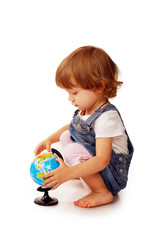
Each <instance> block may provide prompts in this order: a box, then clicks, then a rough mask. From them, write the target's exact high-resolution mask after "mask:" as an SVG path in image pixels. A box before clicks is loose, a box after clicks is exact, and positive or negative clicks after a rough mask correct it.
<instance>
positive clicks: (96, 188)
mask: <svg viewBox="0 0 161 240" xmlns="http://www.w3.org/2000/svg"><path fill="white" fill-rule="evenodd" d="M83 180H84V181H85V182H86V183H87V185H88V186H89V187H90V189H91V191H92V192H91V193H90V194H88V195H87V196H85V197H83V198H81V199H79V200H78V201H75V202H74V204H75V205H76V206H79V207H84V208H85V207H96V206H100V205H103V204H107V203H110V202H112V200H113V195H112V193H111V192H109V191H108V189H107V187H106V186H105V184H104V181H103V179H102V177H101V175H100V174H99V173H96V174H93V175H91V176H88V177H85V178H83Z"/></svg>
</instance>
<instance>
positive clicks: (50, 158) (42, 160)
mask: <svg viewBox="0 0 161 240" xmlns="http://www.w3.org/2000/svg"><path fill="white" fill-rule="evenodd" d="M57 158H58V155H57V154H56V153H48V152H47V153H41V154H39V155H38V156H36V157H35V158H34V160H33V161H32V163H31V167H30V175H31V177H32V179H33V181H34V182H35V183H37V184H39V185H41V186H44V185H43V181H45V179H46V178H43V177H42V176H43V175H44V174H45V173H48V172H50V171H52V170H54V169H56V168H58V167H59V163H58V162H57V161H56V159H57ZM53 186H54V185H53Z"/></svg>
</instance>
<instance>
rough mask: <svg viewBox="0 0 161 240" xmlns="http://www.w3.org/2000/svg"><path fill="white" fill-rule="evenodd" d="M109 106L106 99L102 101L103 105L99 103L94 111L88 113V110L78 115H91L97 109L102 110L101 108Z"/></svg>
mask: <svg viewBox="0 0 161 240" xmlns="http://www.w3.org/2000/svg"><path fill="white" fill-rule="evenodd" d="M109 104H110V102H109V101H108V99H106V101H104V102H103V103H100V104H99V106H97V107H95V108H94V109H92V110H89V111H88V110H85V111H82V112H81V113H80V115H81V116H84V115H92V114H93V113H94V112H95V111H96V110H97V109H99V108H103V107H105V106H106V105H109Z"/></svg>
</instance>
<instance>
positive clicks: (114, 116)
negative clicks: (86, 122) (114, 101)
mask: <svg viewBox="0 0 161 240" xmlns="http://www.w3.org/2000/svg"><path fill="white" fill-rule="evenodd" d="M93 129H94V132H95V137H96V138H106V137H118V136H121V135H124V134H125V128H124V126H123V123H122V120H121V118H120V116H119V114H118V112H117V111H116V110H111V111H106V112H104V113H102V114H101V115H100V116H99V117H98V118H97V119H96V121H95V122H94V126H93Z"/></svg>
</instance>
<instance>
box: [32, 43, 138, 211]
mask: <svg viewBox="0 0 161 240" xmlns="http://www.w3.org/2000/svg"><path fill="white" fill-rule="evenodd" d="M118 72H119V70H118V67H117V66H116V64H115V63H114V62H113V61H112V59H111V58H110V57H109V56H108V54H107V53H106V52H105V51H103V50H102V49H100V48H96V47H92V46H85V47H81V48H78V49H76V50H75V51H74V52H72V53H71V54H70V55H69V56H67V57H66V58H65V59H64V60H63V61H62V62H61V64H60V65H59V67H58V69H57V72H56V84H57V86H59V87H61V88H63V89H64V90H66V91H67V92H68V94H69V101H71V103H72V104H73V105H74V106H75V107H77V108H78V109H77V110H76V111H75V113H74V116H73V119H72V121H71V123H70V124H68V125H66V126H64V127H62V128H61V129H59V130H58V131H57V132H56V133H54V134H52V135H51V136H49V137H48V138H47V139H45V140H44V141H42V142H41V143H40V144H39V145H38V146H37V148H36V149H35V155H37V154H39V153H40V152H41V151H43V150H45V149H47V150H48V151H50V147H51V144H52V143H55V142H58V141H60V142H61V145H62V148H63V155H64V160H65V161H63V160H62V159H60V158H59V159H57V161H58V162H59V163H60V166H59V168H57V169H56V170H53V171H51V172H50V173H48V174H44V176H43V177H45V178H47V179H46V180H45V181H44V185H45V187H51V186H52V185H53V184H55V186H54V187H52V189H56V188H57V187H59V186H60V184H62V183H64V182H66V181H68V180H69V179H72V178H81V180H82V183H83V185H84V186H85V187H86V189H87V190H88V192H89V194H88V195H87V196H85V197H83V198H81V199H79V200H77V201H75V202H74V204H75V205H77V206H79V207H95V206H99V205H103V204H107V203H110V202H111V201H112V200H113V195H114V194H116V193H118V192H119V191H120V190H121V189H123V188H125V186H126V184H127V176H128V169H129V165H130V162H131V159H132V155H133V146H132V143H131V141H130V139H129V136H128V134H127V132H126V129H125V126H124V123H123V121H122V119H121V116H120V113H119V112H118V110H117V109H116V107H115V106H114V105H112V104H111V103H110V102H109V99H110V98H113V97H115V96H116V93H117V89H118V87H119V86H121V84H122V82H120V81H118Z"/></svg>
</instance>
